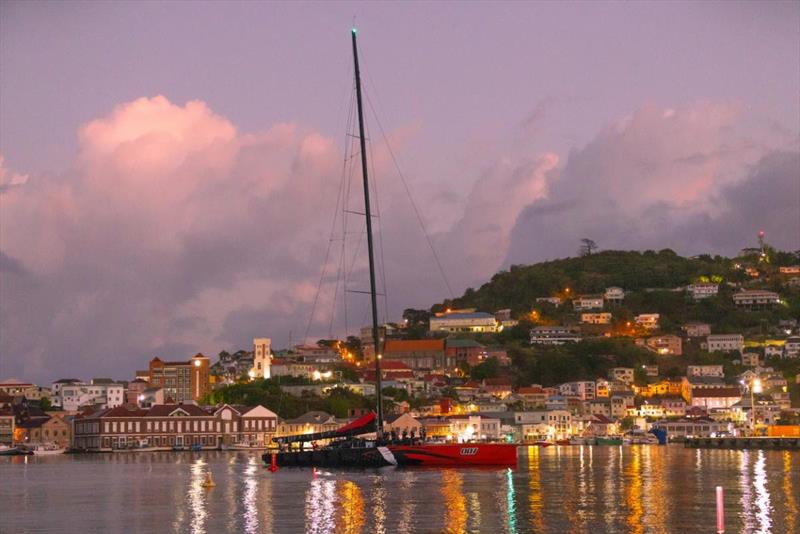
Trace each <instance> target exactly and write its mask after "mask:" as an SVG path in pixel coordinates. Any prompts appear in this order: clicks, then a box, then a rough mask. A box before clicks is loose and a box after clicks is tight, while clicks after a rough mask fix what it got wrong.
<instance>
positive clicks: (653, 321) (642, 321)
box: [633, 313, 660, 330]
mask: <svg viewBox="0 0 800 534" xmlns="http://www.w3.org/2000/svg"><path fill="white" fill-rule="evenodd" d="M659 317H660V315H659V314H657V313H642V314H639V315H637V316H636V317H634V318H633V320H634V321H635V322H636V324H637V325H639V326H640V327H642V328H644V329H646V330H655V329H657V328H658V319H659Z"/></svg>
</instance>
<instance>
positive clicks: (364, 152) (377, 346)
mask: <svg viewBox="0 0 800 534" xmlns="http://www.w3.org/2000/svg"><path fill="white" fill-rule="evenodd" d="M352 36H353V63H354V64H355V71H356V101H357V103H358V135H359V140H360V141H361V174H362V176H363V177H364V212H365V216H366V219H367V249H368V250H369V295H370V298H371V300H372V340H373V342H374V343H375V394H376V396H377V398H378V402H377V404H378V412H377V415H378V417H377V419H378V420H377V425H376V432H377V435H378V439H380V438H381V437H383V402H382V399H381V345H380V334H379V333H378V299H377V295H376V293H375V255H374V254H373V251H372V212H371V211H370V209H369V180H368V179H367V141H366V136H365V134H364V112H363V110H362V107H361V71H360V70H359V68H358V46H356V29H355V28H353V32H352Z"/></svg>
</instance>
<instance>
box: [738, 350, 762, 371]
mask: <svg viewBox="0 0 800 534" xmlns="http://www.w3.org/2000/svg"><path fill="white" fill-rule="evenodd" d="M742 365H744V366H745V367H757V366H759V365H761V355H760V354H759V353H757V352H745V353H744V354H742Z"/></svg>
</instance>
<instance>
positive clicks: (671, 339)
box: [645, 334, 683, 356]
mask: <svg viewBox="0 0 800 534" xmlns="http://www.w3.org/2000/svg"><path fill="white" fill-rule="evenodd" d="M645 346H646V347H647V349H648V350H650V351H652V352H655V353H656V354H660V355H662V356H680V355H681V354H683V342H682V340H681V338H679V337H678V336H673V335H670V334H668V335H663V336H653V337H649V338H647V340H646V341H645Z"/></svg>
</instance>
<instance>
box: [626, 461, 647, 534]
mask: <svg viewBox="0 0 800 534" xmlns="http://www.w3.org/2000/svg"><path fill="white" fill-rule="evenodd" d="M631 449H633V451H632V455H631V461H630V464H629V465H628V467H627V469H625V482H626V488H625V504H626V505H627V508H628V518H627V521H626V522H627V523H628V527H629V532H632V533H635V534H639V533H641V532H643V531H644V529H643V528H642V471H641V455H642V447H641V446H639V445H636V446H633V447H631Z"/></svg>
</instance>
